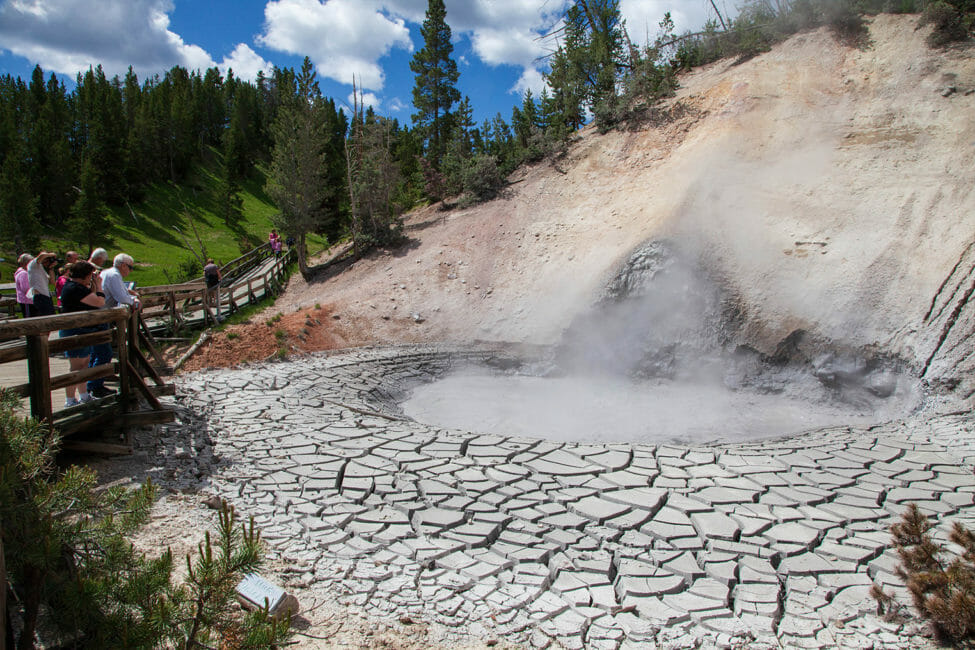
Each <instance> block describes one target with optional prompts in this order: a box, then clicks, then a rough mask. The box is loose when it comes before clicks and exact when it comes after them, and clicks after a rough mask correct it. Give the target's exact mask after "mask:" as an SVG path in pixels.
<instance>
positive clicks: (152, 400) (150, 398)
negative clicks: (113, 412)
mask: <svg viewBox="0 0 975 650" xmlns="http://www.w3.org/2000/svg"><path fill="white" fill-rule="evenodd" d="M125 363H126V364H128V366H129V380H130V381H131V383H132V384H133V385H134V386H135V387H136V388H138V389H139V392H140V393H142V396H143V397H145V398H146V401H147V402H149V405H150V406H151V407H152V408H153V409H155V410H156V411H163V410H165V409H163V405H162V404H161V403H160V402H159V400H158V399H157V398H156V396H155V395H153V394H152V391H151V390H149V387H148V386H146V384H145V382H144V381H142V377H141V376H140V375H139V372H138V371H137V370H136V369H135V368H133V367H132V362H130V361H129V360H128V359H126V360H125Z"/></svg>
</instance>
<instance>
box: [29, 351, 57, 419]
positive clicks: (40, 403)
mask: <svg viewBox="0 0 975 650" xmlns="http://www.w3.org/2000/svg"><path fill="white" fill-rule="evenodd" d="M48 354H49V351H48V347H47V332H44V333H43V334H33V335H30V336H28V337H27V378H28V384H29V388H28V396H29V397H30V414H31V417H32V418H34V419H36V420H47V421H48V422H50V421H51V420H52V419H53V417H52V416H53V407H52V405H51V366H50V362H49V361H48Z"/></svg>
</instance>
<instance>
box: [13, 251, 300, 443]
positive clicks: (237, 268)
mask: <svg viewBox="0 0 975 650" xmlns="http://www.w3.org/2000/svg"><path fill="white" fill-rule="evenodd" d="M293 259H294V253H293V251H288V252H287V253H284V254H282V255H280V256H278V257H275V256H274V254H273V253H272V252H271V250H270V247H269V245H267V244H264V245H262V246H259V247H258V248H256V249H254V250H253V251H250V252H249V253H247V254H245V255H242V256H241V257H239V258H237V259H236V260H233V261H232V262H230V263H228V264H226V265H224V266H223V267H221V273H222V275H223V278H224V280H223V282H221V285H220V287H219V288H218V289H216V290H215V291H214V290H208V289H207V288H206V285H205V283H204V282H203V281H202V279H199V280H194V281H191V282H187V283H183V284H178V285H166V286H156V287H145V288H141V289H140V293H141V296H142V298H141V302H142V309H141V310H139V311H136V312H133V311H131V310H130V309H129V307H127V306H120V307H116V308H114V309H100V310H95V311H87V312H78V313H71V314H59V315H55V316H42V317H37V318H15V317H11V316H8V317H6V318H3V319H0V387H2V388H4V389H6V390H9V391H13V392H14V393H15V394H17V395H18V396H19V397H21V398H22V400H23V402H22V403H23V404H24V412H25V414H29V415H31V416H32V417H34V418H36V419H37V420H39V421H42V422H45V423H47V424H48V425H50V426H52V427H55V428H57V429H58V430H59V431H60V432H61V433H62V435H64V436H66V438H65V443H64V444H65V447H66V448H74V449H77V450H80V451H95V452H107V453H129V452H130V451H131V447H130V444H129V436H128V433H127V431H128V429H129V428H130V427H132V426H138V425H142V424H155V423H163V422H171V421H172V420H173V419H174V413H173V412H172V410H171V409H170V408H168V407H167V406H165V405H163V403H162V402H160V400H159V397H161V396H164V395H172V394H174V392H175V389H174V386H173V384H172V383H169V382H167V381H166V379H165V377H166V376H167V375H171V374H172V368H170V367H168V366H167V364H166V363H165V362H164V360H163V359H162V357H161V356H160V354H159V352H158V346H157V342H156V339H155V337H156V336H158V335H160V333H167V334H169V333H181V332H184V331H191V330H193V329H199V328H201V327H207V326H210V325H213V324H216V323H217V322H218V318H217V315H216V309H215V306H216V298H217V294H218V293H219V298H220V301H221V307H222V314H225V315H226V314H231V313H233V312H234V311H237V310H238V309H240V308H241V307H243V306H245V305H247V304H252V303H255V302H258V301H260V300H263V299H264V298H265V297H267V296H270V295H273V294H276V293H278V292H280V291H281V290H282V289H283V286H284V281H285V279H286V276H287V266H288V264H289V263H290V262H291V261H292V260H293ZM11 301H12V299H9V298H5V299H2V300H0V308H3V307H7V308H8V309H10V305H9V304H8V303H10V302H11ZM78 327H104V328H107V329H101V330H99V331H93V332H90V333H87V334H81V335H76V336H71V337H66V338H58V336H57V334H56V332H58V331H59V330H62V329H68V328H78ZM94 343H111V344H112V347H113V349H114V352H115V359H114V361H113V363H109V364H106V365H104V366H98V367H96V368H86V369H84V370H79V371H76V372H71V371H70V368H69V366H68V362H67V360H66V359H65V358H64V356H63V352H64V351H65V350H70V349H73V348H77V347H79V346H83V345H91V344H94ZM96 378H105V379H106V380H107V381H109V382H112V383H113V384H117V386H118V393H117V395H115V396H113V397H109V398H105V399H100V400H95V401H93V402H89V403H87V404H82V405H79V406H73V407H69V408H65V407H64V406H63V404H64V399H63V397H62V396H61V395H60V394H58V393H59V391H60V389H62V388H65V387H66V386H70V385H72V384H75V383H80V382H82V381H88V380H91V379H96ZM92 432H98V433H101V434H103V435H102V436H101V437H100V438H98V439H95V440H91V439H89V440H82V439H80V438H81V436H79V437H77V438H76V437H73V436H74V434H91V433H92ZM89 437H90V436H89Z"/></svg>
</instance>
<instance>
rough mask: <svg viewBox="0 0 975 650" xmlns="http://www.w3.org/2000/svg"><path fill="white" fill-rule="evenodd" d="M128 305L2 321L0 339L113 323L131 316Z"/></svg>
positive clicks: (0, 323)
mask: <svg viewBox="0 0 975 650" xmlns="http://www.w3.org/2000/svg"><path fill="white" fill-rule="evenodd" d="M128 311H129V308H128V307H127V306H122V307H114V308H112V309H93V310H91V311H79V312H72V313H70V314H56V315H54V316H37V317H35V318H19V319H17V320H10V321H3V322H0V340H3V339H12V338H18V337H21V336H29V335H34V334H41V333H47V332H52V331H54V330H64V329H68V328H72V327H89V326H91V325H101V324H102V323H113V322H117V321H120V320H125V319H126V318H128V317H129V314H128Z"/></svg>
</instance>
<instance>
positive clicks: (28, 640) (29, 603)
mask: <svg viewBox="0 0 975 650" xmlns="http://www.w3.org/2000/svg"><path fill="white" fill-rule="evenodd" d="M40 607H41V571H40V569H38V568H37V567H31V568H29V569H27V570H26V571H24V629H23V631H22V632H21V633H20V641H19V642H18V643H17V650H33V648H34V630H36V629H37V612H38V610H40Z"/></svg>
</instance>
